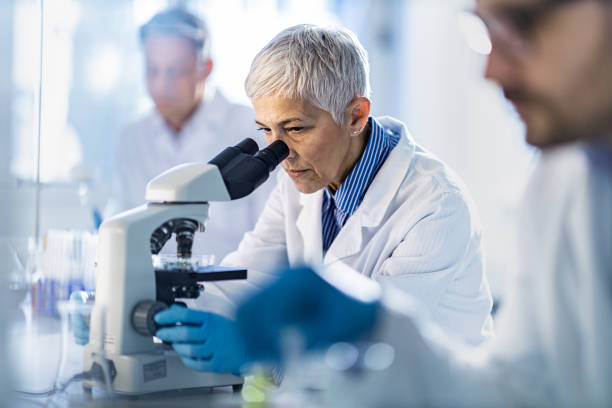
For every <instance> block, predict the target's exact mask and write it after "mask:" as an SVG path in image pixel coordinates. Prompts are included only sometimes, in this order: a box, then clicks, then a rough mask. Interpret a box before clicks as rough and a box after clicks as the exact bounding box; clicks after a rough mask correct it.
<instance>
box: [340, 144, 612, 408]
mask: <svg viewBox="0 0 612 408" xmlns="http://www.w3.org/2000/svg"><path fill="white" fill-rule="evenodd" d="M526 198H527V199H526V202H525V210H524V212H523V216H522V220H521V221H522V222H521V233H522V239H521V242H520V244H521V246H520V248H521V250H522V252H521V259H520V263H521V266H522V268H521V270H520V272H519V274H518V276H517V280H516V284H515V285H514V286H513V288H512V290H511V292H510V294H509V296H508V300H507V301H505V302H504V305H505V307H502V310H501V311H500V316H499V318H498V319H497V320H496V322H497V336H496V337H495V338H494V339H492V340H491V341H490V342H489V343H488V344H487V347H485V348H483V349H480V350H478V349H477V350H465V351H464V352H461V353H457V352H456V350H457V347H456V346H454V345H452V344H443V343H441V342H439V339H440V336H437V335H435V328H432V327H431V325H430V324H429V323H428V322H425V321H422V320H421V319H420V318H419V314H418V313H415V310H418V307H419V306H418V305H416V306H415V304H411V303H410V302H407V301H405V299H404V300H403V301H402V300H401V299H398V298H397V297H396V296H393V295H389V294H388V296H389V297H388V298H387V304H388V308H387V309H385V312H384V313H383V318H382V319H381V322H380V325H379V327H378V329H377V330H376V334H375V338H376V340H378V341H383V342H386V343H388V344H390V345H392V346H393V348H394V349H395V356H396V358H395V361H394V363H393V364H392V365H391V367H390V368H389V369H387V370H385V371H383V372H373V371H372V372H369V373H368V374H366V375H364V376H362V377H361V378H359V379H356V378H355V377H353V378H351V379H350V380H349V379H348V377H347V378H346V379H345V380H346V382H345V383H344V386H346V387H348V388H350V389H351V390H352V393H351V394H350V395H349V394H346V393H345V394H343V395H342V396H340V399H341V400H342V401H345V402H347V404H349V405H350V402H348V401H349V399H350V398H352V397H354V398H355V399H354V400H353V401H358V403H359V405H360V406H368V405H374V406H384V407H390V406H408V405H413V406H491V407H493V406H495V407H498V406H535V407H541V406H554V407H557V406H576V407H578V406H584V407H586V406H601V407H610V406H612V386H611V384H612V347H611V345H612V320H611V317H612V147H607V148H602V146H601V145H599V146H595V145H590V146H589V145H583V144H574V145H570V146H565V147H558V148H555V149H553V150H550V151H547V152H545V153H543V155H542V157H541V162H540V163H539V167H538V169H537V170H536V172H535V174H534V175H533V178H532V180H531V184H530V187H529V189H528V193H527V197H526ZM391 298H394V299H395V300H391ZM402 302H403V304H402ZM420 332H421V333H423V334H424V337H425V338H429V339H430V340H431V338H432V336H433V337H436V339H437V340H435V341H434V342H433V343H436V342H438V343H440V344H439V347H435V348H433V349H432V347H431V344H432V342H431V341H427V342H424V341H423V338H424V337H422V336H421V334H420ZM453 349H454V351H455V352H454V353H453V351H452V350H453ZM343 388H344V387H343V386H340V387H336V389H343ZM331 391H332V392H333V391H334V390H331Z"/></svg>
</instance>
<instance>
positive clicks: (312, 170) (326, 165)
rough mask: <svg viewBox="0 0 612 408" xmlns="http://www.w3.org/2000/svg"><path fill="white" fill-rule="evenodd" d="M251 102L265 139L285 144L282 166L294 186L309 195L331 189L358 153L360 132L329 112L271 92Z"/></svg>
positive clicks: (347, 170)
mask: <svg viewBox="0 0 612 408" xmlns="http://www.w3.org/2000/svg"><path fill="white" fill-rule="evenodd" d="M252 102H253V107H254V108H255V116H256V120H255V121H256V123H257V125H258V126H259V129H261V131H263V132H264V134H265V136H266V142H267V143H272V142H274V141H276V140H279V139H280V140H282V141H283V142H285V143H286V144H287V146H289V156H288V157H287V158H286V159H285V160H284V161H283V162H282V166H283V169H284V170H285V171H286V172H287V174H288V175H289V176H290V177H291V179H292V180H293V182H294V183H295V185H296V187H297V189H298V190H299V191H300V192H302V193H306V194H309V193H314V192H315V191H318V190H320V189H322V188H323V187H325V186H330V187H331V188H332V189H333V190H334V191H335V190H336V189H337V188H338V187H339V186H340V184H341V183H342V181H343V180H344V178H346V176H347V175H348V173H349V172H350V170H351V169H352V168H353V166H354V165H355V163H356V162H357V160H358V159H359V157H360V156H361V152H362V151H363V147H364V146H365V142H364V141H363V137H360V136H362V135H359V134H357V135H356V134H354V133H353V128H352V127H351V126H346V128H345V127H341V126H339V125H338V124H337V123H336V122H335V121H334V119H333V118H332V116H331V114H330V113H329V112H326V111H324V110H321V109H319V108H317V107H316V106H314V105H313V104H311V103H309V102H306V101H303V100H297V99H287V98H282V97H279V96H273V95H272V96H264V97H261V98H256V99H253V101H252ZM366 120H367V117H366ZM360 125H361V124H360V123H358V124H357V125H356V126H357V129H359V128H360V127H359V126H360ZM360 144H363V146H361V145H360Z"/></svg>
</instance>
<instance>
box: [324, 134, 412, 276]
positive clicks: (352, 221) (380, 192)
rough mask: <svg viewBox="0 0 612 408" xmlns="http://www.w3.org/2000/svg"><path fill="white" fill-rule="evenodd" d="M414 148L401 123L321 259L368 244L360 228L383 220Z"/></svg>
mask: <svg viewBox="0 0 612 408" xmlns="http://www.w3.org/2000/svg"><path fill="white" fill-rule="evenodd" d="M414 151H415V144H414V141H413V140H412V138H411V137H410V136H409V134H408V132H407V130H406V129H405V127H402V129H401V137H400V140H399V142H398V144H397V146H396V147H395V148H394V149H393V150H392V151H391V154H389V157H387V160H386V161H385V163H384V164H383V165H382V167H381V168H380V170H379V171H378V173H377V174H376V176H375V177H374V180H373V181H372V184H370V186H369V187H368V190H367V191H366V194H365V196H364V198H363V201H362V202H361V204H360V205H359V208H357V211H355V213H354V214H353V215H352V216H351V217H350V218H349V219H348V220H347V222H346V224H344V227H343V228H342V229H341V230H340V233H339V234H338V236H337V237H336V239H335V240H334V242H333V243H332V245H331V246H330V248H329V250H328V251H327V254H326V255H325V258H324V259H323V264H324V265H328V264H330V263H332V262H335V261H338V260H341V259H342V258H346V257H349V256H351V255H354V254H356V253H358V252H360V251H361V249H362V248H363V246H364V245H365V244H367V242H364V237H363V232H364V231H363V229H364V228H367V227H377V226H379V225H380V224H381V223H382V222H383V219H384V217H385V214H386V213H387V208H388V207H389V205H391V202H392V200H393V197H395V195H396V193H397V191H398V190H399V188H400V185H401V183H402V181H403V180H404V178H405V177H406V172H407V171H408V169H409V167H410V162H411V161H412V157H413V156H414ZM319 219H320V217H319ZM319 222H320V221H319Z"/></svg>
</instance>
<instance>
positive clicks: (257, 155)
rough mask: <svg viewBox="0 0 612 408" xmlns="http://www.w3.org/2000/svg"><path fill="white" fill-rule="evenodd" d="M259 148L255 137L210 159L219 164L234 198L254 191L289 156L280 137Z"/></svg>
mask: <svg viewBox="0 0 612 408" xmlns="http://www.w3.org/2000/svg"><path fill="white" fill-rule="evenodd" d="M257 150H258V147H257V143H255V141H254V140H253V139H245V140H243V141H242V142H240V143H238V144H237V145H236V146H233V147H228V148H226V149H225V150H224V151H223V152H221V153H220V154H218V155H217V156H216V157H215V158H214V159H212V160H211V161H209V162H208V163H209V164H214V165H215V166H217V167H218V168H219V172H220V173H221V177H223V182H224V183H225V187H226V188H227V192H228V193H229V196H230V198H231V199H232V200H236V199H238V198H242V197H245V196H247V195H249V194H251V193H252V192H253V190H255V189H256V188H257V187H259V186H260V185H261V183H263V182H264V181H266V180H267V178H268V177H269V176H270V172H271V171H272V170H274V169H275V168H276V166H278V164H279V163H280V162H282V161H283V160H285V158H287V156H289V147H287V145H286V144H285V143H284V142H282V141H280V140H277V141H276V142H274V143H272V144H271V145H270V146H268V147H266V148H265V149H262V150H259V151H257Z"/></svg>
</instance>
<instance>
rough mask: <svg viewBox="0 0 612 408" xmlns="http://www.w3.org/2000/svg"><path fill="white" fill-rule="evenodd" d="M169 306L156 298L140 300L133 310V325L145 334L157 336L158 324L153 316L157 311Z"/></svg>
mask: <svg viewBox="0 0 612 408" xmlns="http://www.w3.org/2000/svg"><path fill="white" fill-rule="evenodd" d="M167 308H168V306H167V305H166V304H165V303H163V302H156V301H154V300H142V301H140V302H138V303H137V304H136V306H135V307H134V310H132V327H134V330H136V331H137V332H138V333H140V334H142V335H143V336H155V332H156V331H157V329H158V325H157V323H155V320H154V319H153V318H154V317H155V315H156V314H157V313H159V312H161V311H162V310H166V309H167Z"/></svg>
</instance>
